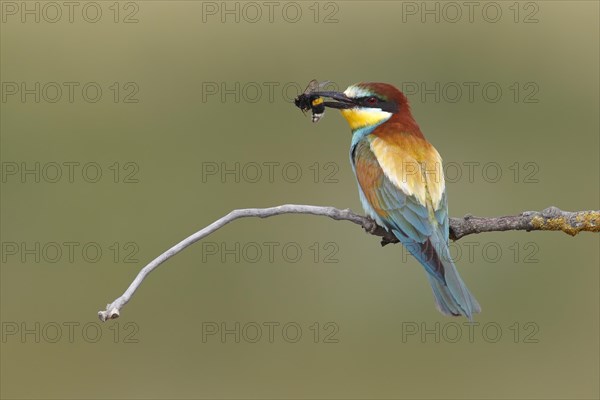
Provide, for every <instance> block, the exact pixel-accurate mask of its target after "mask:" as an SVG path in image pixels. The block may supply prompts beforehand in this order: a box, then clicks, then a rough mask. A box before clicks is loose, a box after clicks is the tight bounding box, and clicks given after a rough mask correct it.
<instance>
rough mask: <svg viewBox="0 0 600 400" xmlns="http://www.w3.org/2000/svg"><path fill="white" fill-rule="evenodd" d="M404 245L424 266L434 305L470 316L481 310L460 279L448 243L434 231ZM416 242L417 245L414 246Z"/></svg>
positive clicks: (454, 314) (440, 309) (445, 310)
mask: <svg viewBox="0 0 600 400" xmlns="http://www.w3.org/2000/svg"><path fill="white" fill-rule="evenodd" d="M403 239H405V240H403V244H404V245H405V247H406V248H407V249H408V250H409V251H410V252H411V253H412V254H413V256H415V258H416V259H417V260H419V262H420V263H421V264H422V265H423V266H424V267H425V270H426V271H427V278H428V279H429V283H430V284H431V289H432V290H433V294H434V296H435V302H436V306H437V309H438V310H439V311H440V312H441V313H442V314H446V315H453V316H458V315H464V316H465V317H467V318H468V319H469V320H472V319H473V314H475V313H479V312H481V307H480V306H479V303H478V302H477V300H476V299H475V297H473V295H472V294H471V292H470V291H469V289H467V286H466V285H465V283H464V282H463V280H462V279H461V277H460V275H459V274H458V271H457V270H456V267H455V266H454V262H453V261H452V258H451V256H450V251H449V249H448V244H447V242H446V241H445V240H444V238H443V236H442V234H441V232H439V231H436V232H434V234H433V235H432V237H431V238H430V239H429V240H427V241H426V242H425V243H419V244H418V245H416V243H415V242H412V243H404V242H405V241H406V237H404V238H403ZM415 245H416V246H415Z"/></svg>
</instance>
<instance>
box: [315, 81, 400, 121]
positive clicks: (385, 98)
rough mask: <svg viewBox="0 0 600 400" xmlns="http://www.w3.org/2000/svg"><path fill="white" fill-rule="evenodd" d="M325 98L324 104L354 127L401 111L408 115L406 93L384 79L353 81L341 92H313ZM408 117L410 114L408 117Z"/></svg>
mask: <svg viewBox="0 0 600 400" xmlns="http://www.w3.org/2000/svg"><path fill="white" fill-rule="evenodd" d="M315 94H318V95H320V96H322V97H328V98H330V99H332V100H333V101H325V102H324V104H325V106H326V107H330V108H337V109H339V110H340V111H341V112H342V115H343V116H344V117H345V118H346V120H347V121H348V123H349V124H350V129H352V131H356V130H358V129H362V128H369V127H375V126H378V125H381V124H382V123H384V122H386V121H388V120H390V119H392V118H396V119H397V118H399V117H401V116H402V115H406V116H409V117H410V111H409V109H408V101H407V100H406V96H404V94H403V93H402V92H401V91H400V90H398V89H396V87H394V86H393V85H390V84H388V83H371V82H369V83H357V84H354V85H351V86H349V87H348V88H347V89H346V90H345V91H344V92H343V93H342V92H317V93H315ZM410 119H412V117H410Z"/></svg>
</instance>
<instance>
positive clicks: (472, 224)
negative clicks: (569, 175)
mask: <svg viewBox="0 0 600 400" xmlns="http://www.w3.org/2000/svg"><path fill="white" fill-rule="evenodd" d="M282 214H310V215H321V216H325V217H329V218H332V219H334V220H345V221H350V222H353V223H355V224H357V225H360V226H362V227H363V228H364V229H365V230H366V231H367V232H368V233H370V234H372V235H375V236H380V237H381V238H382V239H381V244H382V245H386V244H388V243H397V242H398V239H396V237H395V236H394V235H393V234H391V233H390V232H388V231H387V230H385V229H384V228H382V227H380V226H378V225H377V224H376V223H375V222H374V221H373V220H372V219H370V218H367V217H363V216H361V215H358V214H354V213H353V212H352V211H351V210H349V209H345V210H339V209H337V208H333V207H318V206H307V205H295V204H286V205H283V206H278V207H269V208H245V209H240V210H234V211H232V212H230V213H229V214H227V215H226V216H224V217H223V218H220V219H218V220H217V221H215V222H213V223H212V224H210V225H208V226H207V227H205V228H203V229H201V230H200V231H198V232H196V233H194V234H193V235H191V236H189V237H187V238H185V239H184V240H182V241H181V242H179V243H177V244H176V245H175V246H173V247H171V248H170V249H169V250H167V251H165V252H164V253H162V254H161V255H160V256H158V257H157V258H155V259H154V260H152V261H151V262H150V263H149V264H148V265H146V266H145V267H144V268H142V270H141V271H140V272H139V273H138V275H137V276H136V277H135V279H134V280H133V282H131V284H130V285H129V287H128V288H127V290H126V291H125V293H123V295H122V296H121V297H119V298H118V299H116V300H115V301H113V302H112V303H110V304H108V305H107V306H106V310H104V311H99V312H98V317H99V318H100V320H101V321H106V320H108V319H114V318H118V317H119V313H120V311H121V308H123V306H124V305H125V304H127V302H129V300H131V297H132V296H133V294H134V293H135V291H136V290H137V289H138V287H139V286H140V285H141V284H142V282H143V281H144V279H146V277H147V276H148V274H150V272H152V271H154V270H155V269H156V268H157V267H158V266H159V265H161V264H162V263H163V262H165V261H167V260H168V259H169V258H171V257H173V256H174V255H176V254H177V253H179V252H180V251H182V250H183V249H185V248H186V247H188V246H190V245H192V244H194V243H196V242H197V241H199V240H200V239H203V238H205V237H206V236H208V235H210V234H211V233H213V232H215V231H216V230H218V229H221V228H222V227H223V226H225V225H227V224H228V223H230V222H232V221H235V220H236V219H239V218H248V217H258V218H268V217H272V216H275V215H282ZM511 230H516V231H540V230H542V231H543V230H547V231H563V232H565V233H567V234H569V235H572V236H574V235H576V234H577V233H579V232H582V231H586V232H600V211H575V212H568V211H561V210H559V209H558V208H556V207H549V208H547V209H545V210H543V211H541V212H538V211H527V212H523V213H521V214H519V215H514V216H506V217H492V218H481V217H474V216H471V215H466V216H465V217H463V218H450V237H451V238H452V239H453V240H458V239H460V238H462V237H464V236H467V235H471V234H474V233H481V232H499V231H511Z"/></svg>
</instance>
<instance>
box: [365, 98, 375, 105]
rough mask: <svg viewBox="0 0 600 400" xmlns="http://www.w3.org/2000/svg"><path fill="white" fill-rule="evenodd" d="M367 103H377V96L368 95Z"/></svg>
mask: <svg viewBox="0 0 600 400" xmlns="http://www.w3.org/2000/svg"><path fill="white" fill-rule="evenodd" d="M367 103H368V104H377V97H368V98H367Z"/></svg>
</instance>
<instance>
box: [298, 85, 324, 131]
mask: <svg viewBox="0 0 600 400" xmlns="http://www.w3.org/2000/svg"><path fill="white" fill-rule="evenodd" d="M328 83H329V81H325V82H320V83H319V82H318V81H317V80H316V79H313V80H312V81H310V82H309V83H308V86H307V87H306V89H305V90H304V93H302V94H301V95H300V96H298V97H296V98H295V99H294V104H295V105H296V107H298V108H299V109H301V110H302V112H303V113H305V114H306V112H307V111H309V110H310V111H312V122H319V120H320V119H321V118H322V117H323V114H325V102H324V101H323V98H322V97H320V96H317V95H313V94H312V93H313V92H316V91H318V90H319V89H321V88H323V87H325V85H327V84H328Z"/></svg>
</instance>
